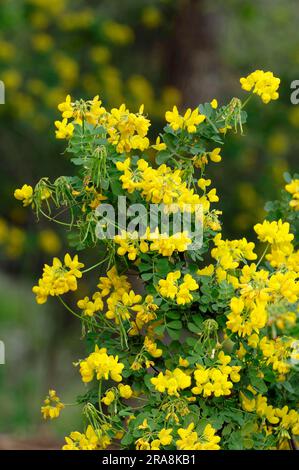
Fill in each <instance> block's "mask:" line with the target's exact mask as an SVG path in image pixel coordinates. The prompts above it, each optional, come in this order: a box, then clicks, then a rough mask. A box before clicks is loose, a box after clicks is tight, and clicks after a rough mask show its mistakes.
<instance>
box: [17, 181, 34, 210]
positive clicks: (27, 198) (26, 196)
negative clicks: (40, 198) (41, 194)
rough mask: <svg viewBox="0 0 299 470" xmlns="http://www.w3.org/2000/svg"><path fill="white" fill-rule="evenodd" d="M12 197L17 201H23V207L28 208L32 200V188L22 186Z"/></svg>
mask: <svg viewBox="0 0 299 470" xmlns="http://www.w3.org/2000/svg"><path fill="white" fill-rule="evenodd" d="M14 197H15V198H16V199H18V201H23V206H24V207H26V206H29V205H30V204H31V203H32V200H33V188H32V186H30V185H28V184H24V185H23V186H22V187H21V188H20V189H16V190H15V192H14Z"/></svg>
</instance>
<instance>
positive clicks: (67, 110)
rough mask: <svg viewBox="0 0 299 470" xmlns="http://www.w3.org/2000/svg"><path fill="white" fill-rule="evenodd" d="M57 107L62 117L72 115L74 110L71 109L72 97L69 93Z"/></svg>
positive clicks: (67, 117)
mask: <svg viewBox="0 0 299 470" xmlns="http://www.w3.org/2000/svg"><path fill="white" fill-rule="evenodd" d="M58 109H59V111H61V113H62V117H63V118H66V119H69V118H71V117H73V113H74V111H73V106H72V99H71V96H70V95H67V97H66V98H65V101H64V102H63V103H60V104H59V105H58Z"/></svg>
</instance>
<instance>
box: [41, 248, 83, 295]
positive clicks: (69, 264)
mask: <svg viewBox="0 0 299 470" xmlns="http://www.w3.org/2000/svg"><path fill="white" fill-rule="evenodd" d="M83 267H84V264H83V263H80V262H79V260H78V255H75V256H74V258H73V259H72V258H71V257H70V255H69V254H68V253H67V254H66V255H65V257H64V264H63V263H62V262H61V261H60V260H59V259H58V258H54V259H53V264H52V266H49V265H47V264H46V265H45V266H44V269H43V275H42V278H41V279H39V281H38V285H36V286H34V287H33V288H32V292H33V293H34V294H36V302H37V303H38V304H44V303H45V302H46V301H47V299H48V296H49V295H50V296H56V295H63V294H65V293H66V292H68V291H75V290H77V278H81V277H82V272H81V268H83Z"/></svg>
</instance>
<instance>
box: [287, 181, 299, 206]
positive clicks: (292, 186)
mask: <svg viewBox="0 0 299 470" xmlns="http://www.w3.org/2000/svg"><path fill="white" fill-rule="evenodd" d="M285 190H286V191H287V192H288V193H290V194H291V195H292V199H291V201H290V202H289V205H290V207H291V208H292V209H294V210H295V211H299V179H294V180H292V181H291V182H290V183H288V184H287V185H286V186H285Z"/></svg>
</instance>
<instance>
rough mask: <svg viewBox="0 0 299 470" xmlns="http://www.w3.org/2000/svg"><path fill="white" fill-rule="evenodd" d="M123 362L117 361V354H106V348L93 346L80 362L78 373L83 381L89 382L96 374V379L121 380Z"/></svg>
mask: <svg viewBox="0 0 299 470" xmlns="http://www.w3.org/2000/svg"><path fill="white" fill-rule="evenodd" d="M123 368H124V364H122V363H121V362H118V356H115V357H114V356H108V354H107V349H106V348H101V349H99V348H98V346H96V347H95V350H94V352H93V353H91V354H90V355H89V356H88V357H87V358H86V359H84V360H83V361H81V362H80V374H81V376H82V380H83V382H85V383H87V382H91V381H92V380H93V378H94V376H96V378H97V380H101V379H105V380H108V379H110V378H111V380H114V382H121V381H122V376H121V373H122V370H123Z"/></svg>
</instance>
